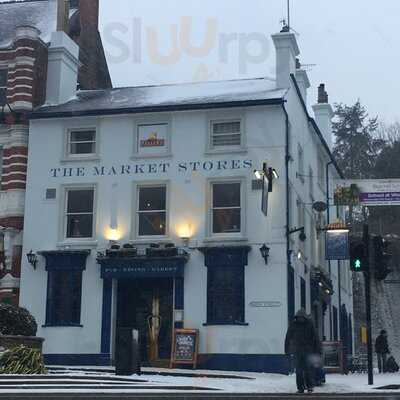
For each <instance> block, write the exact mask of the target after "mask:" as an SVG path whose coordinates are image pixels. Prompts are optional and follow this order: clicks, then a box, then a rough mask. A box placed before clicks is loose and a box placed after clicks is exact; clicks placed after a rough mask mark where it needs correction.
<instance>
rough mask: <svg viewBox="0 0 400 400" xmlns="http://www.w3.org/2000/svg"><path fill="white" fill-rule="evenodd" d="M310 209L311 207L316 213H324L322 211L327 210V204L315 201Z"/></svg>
mask: <svg viewBox="0 0 400 400" xmlns="http://www.w3.org/2000/svg"><path fill="white" fill-rule="evenodd" d="M312 207H313V209H314V210H315V211H317V212H324V211H326V210H327V209H328V206H327V204H326V203H324V202H323V201H316V202H315V203H314V204H313V206H312Z"/></svg>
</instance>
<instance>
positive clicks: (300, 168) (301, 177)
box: [297, 144, 304, 183]
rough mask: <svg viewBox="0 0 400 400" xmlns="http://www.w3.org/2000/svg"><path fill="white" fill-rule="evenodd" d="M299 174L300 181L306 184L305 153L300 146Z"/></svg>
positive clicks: (298, 147) (298, 157)
mask: <svg viewBox="0 0 400 400" xmlns="http://www.w3.org/2000/svg"><path fill="white" fill-rule="evenodd" d="M297 172H298V177H299V179H300V181H301V182H302V183H304V151H303V148H302V147H301V146H300V144H299V145H298V146H297Z"/></svg>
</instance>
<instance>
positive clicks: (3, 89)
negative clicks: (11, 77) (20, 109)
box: [0, 69, 8, 107]
mask: <svg viewBox="0 0 400 400" xmlns="http://www.w3.org/2000/svg"><path fill="white" fill-rule="evenodd" d="M7 77H8V71H7V70H6V69H0V107H3V106H4V105H6V103H7Z"/></svg>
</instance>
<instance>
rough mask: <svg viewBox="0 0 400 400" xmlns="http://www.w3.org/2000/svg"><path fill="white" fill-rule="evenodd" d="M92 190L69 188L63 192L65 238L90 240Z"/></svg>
mask: <svg viewBox="0 0 400 400" xmlns="http://www.w3.org/2000/svg"><path fill="white" fill-rule="evenodd" d="M94 196H95V191H94V188H70V189H66V192H65V219H64V226H65V237H66V238H67V239H90V238H92V237H93V231H94Z"/></svg>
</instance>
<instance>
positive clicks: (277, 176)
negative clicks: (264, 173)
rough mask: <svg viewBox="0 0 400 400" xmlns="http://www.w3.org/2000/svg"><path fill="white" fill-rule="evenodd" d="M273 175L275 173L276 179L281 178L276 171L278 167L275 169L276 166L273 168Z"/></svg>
mask: <svg viewBox="0 0 400 400" xmlns="http://www.w3.org/2000/svg"><path fill="white" fill-rule="evenodd" d="M272 175H273V177H274V178H275V179H279V175H278V173H277V172H276V169H275V168H273V169H272Z"/></svg>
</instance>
